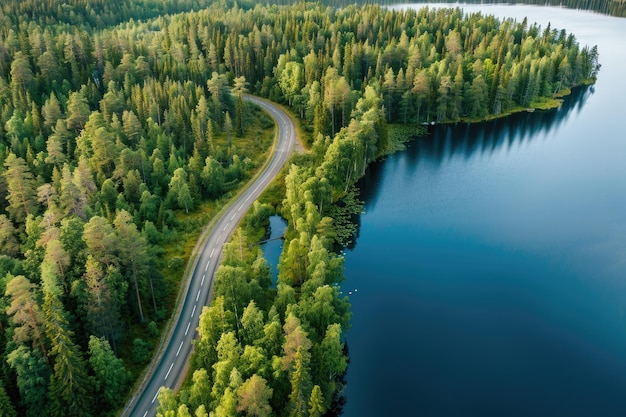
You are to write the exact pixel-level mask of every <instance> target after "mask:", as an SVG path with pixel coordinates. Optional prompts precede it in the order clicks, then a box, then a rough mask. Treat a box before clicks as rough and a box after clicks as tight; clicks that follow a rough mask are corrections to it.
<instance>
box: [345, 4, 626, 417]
mask: <svg viewBox="0 0 626 417" xmlns="http://www.w3.org/2000/svg"><path fill="white" fill-rule="evenodd" d="M431 6H432V5H431ZM453 6H456V4H455V5H453ZM460 6H461V7H463V8H464V9H465V11H466V12H473V11H478V10H482V12H483V13H487V14H494V15H496V16H498V17H514V18H516V19H517V20H519V21H521V20H522V19H523V18H524V16H528V19H529V22H532V21H536V22H538V23H540V24H542V27H545V26H546V25H547V23H548V22H551V24H552V28H558V29H561V28H565V29H566V30H568V32H569V31H572V32H574V33H575V35H576V37H577V39H578V40H579V41H580V43H581V44H587V45H594V44H597V45H598V48H599V52H600V63H601V64H602V69H601V71H600V74H599V80H598V82H597V84H596V85H595V86H593V87H591V88H586V89H579V90H577V91H575V93H574V94H573V95H572V96H571V97H570V98H569V99H568V100H567V101H566V103H564V105H563V106H562V108H561V109H560V110H558V111H553V112H549V113H538V112H535V113H533V114H521V115H517V116H514V117H512V118H509V119H506V120H499V121H496V122H493V123H485V124H481V125H473V126H468V125H465V124H463V125H457V126H441V127H435V128H434V129H433V130H432V131H431V135H430V136H429V137H427V138H422V139H419V140H417V141H415V142H413V143H412V144H411V145H410V146H409V148H408V149H407V150H406V151H405V152H403V153H399V154H396V155H394V156H392V157H390V158H388V159H386V160H385V161H382V162H381V163H378V164H375V165H374V166H372V168H371V169H370V170H369V171H368V174H367V177H366V178H365V179H364V180H363V181H362V183H361V186H362V190H363V192H362V197H363V199H364V200H365V201H366V214H365V215H363V216H361V219H360V220H361V227H360V232H359V236H358V238H357V240H356V246H355V247H354V248H353V249H352V250H349V251H348V252H347V253H346V270H345V274H346V282H345V284H344V292H346V291H347V290H354V289H355V288H357V289H358V292H356V293H353V295H351V296H350V298H351V302H352V307H353V318H352V329H351V330H350V332H349V333H348V335H347V342H348V345H349V349H350V356H351V363H350V367H349V371H348V376H347V380H348V385H347V389H346V391H345V396H346V399H347V404H346V406H345V411H344V414H343V415H344V416H349V417H357V416H437V417H442V416H443V417H445V416H481V417H491V416H494V417H495V416H568V417H573V416H585V417H587V416H602V417H609V416H626V316H625V314H626V133H625V129H624V122H625V121H626V106H625V105H624V98H626V75H625V74H626V55H625V54H626V20H620V19H618V18H612V17H606V16H601V15H597V14H593V13H589V12H580V11H572V10H566V9H559V8H542V7H531V6H485V5H483V6H466V5H460ZM402 7H406V6H402ZM420 7H421V6H420Z"/></svg>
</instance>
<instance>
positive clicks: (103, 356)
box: [89, 336, 129, 415]
mask: <svg viewBox="0 0 626 417" xmlns="http://www.w3.org/2000/svg"><path fill="white" fill-rule="evenodd" d="M89 364H90V365H91V368H92V369H93V371H94V373H95V389H96V392H97V393H99V394H101V398H102V402H103V404H102V408H100V407H98V408H99V409H102V410H116V409H117V408H118V407H119V406H120V405H121V404H122V401H123V400H124V396H125V394H126V392H127V389H128V382H129V375H128V372H127V371H126V369H124V363H123V362H122V360H121V359H118V358H117V357H116V356H115V354H114V353H113V350H112V349H111V346H110V345H109V343H108V342H107V341H106V340H105V339H99V338H97V337H94V336H91V337H90V339H89ZM114 414H115V413H114V412H111V415H114Z"/></svg>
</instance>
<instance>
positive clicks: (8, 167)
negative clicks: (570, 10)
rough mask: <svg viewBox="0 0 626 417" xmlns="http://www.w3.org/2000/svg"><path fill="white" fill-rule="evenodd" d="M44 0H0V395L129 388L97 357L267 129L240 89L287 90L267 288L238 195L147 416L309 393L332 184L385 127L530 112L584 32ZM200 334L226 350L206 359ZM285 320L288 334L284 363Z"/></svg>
mask: <svg viewBox="0 0 626 417" xmlns="http://www.w3.org/2000/svg"><path fill="white" fill-rule="evenodd" d="M611 3H614V2H611ZM57 6H58V5H57V4H56V3H54V2H40V1H39V2H38V1H35V0H25V1H20V2H16V1H0V16H1V17H0V20H2V23H3V27H4V29H5V30H3V31H1V33H0V51H1V52H0V55H2V59H0V141H1V142H2V144H3V145H2V146H0V162H1V164H0V174H1V177H0V180H1V181H0V182H2V184H0V188H1V189H2V190H3V196H5V198H3V199H2V201H0V255H1V256H2V258H1V265H2V268H0V269H1V270H2V275H3V278H4V281H5V282H6V283H7V285H6V294H5V297H6V299H5V300H3V305H4V306H6V313H7V315H8V316H9V320H8V323H6V324H7V327H6V334H7V335H9V337H12V341H10V343H7V344H6V348H5V349H6V351H2V352H0V356H1V357H2V358H3V359H4V360H6V361H7V362H8V364H9V366H10V367H11V368H12V369H13V370H14V371H15V372H14V374H11V375H8V376H7V378H5V380H3V381H5V382H6V385H5V387H4V389H5V391H6V392H7V393H9V394H10V396H11V400H13V401H14V402H15V404H14V407H13V408H14V409H16V410H18V411H19V412H20V413H22V412H23V413H24V414H25V415H27V416H33V415H73V414H74V415H75V414H78V413H79V411H78V410H79V409H80V408H81V407H83V405H85V404H88V402H89V404H91V403H94V404H98V407H99V411H101V412H102V414H108V413H111V414H112V413H114V411H115V410H114V409H115V408H116V407H118V406H119V401H120V399H121V397H122V395H121V392H122V391H121V388H120V387H124V386H127V385H126V384H127V383H128V382H129V381H124V378H123V376H122V375H123V374H124V372H123V368H124V366H122V365H123V363H120V362H119V361H118V360H117V359H116V358H115V355H113V353H112V351H113V352H115V351H116V350H117V343H118V342H119V343H120V344H121V346H120V349H119V354H120V356H121V357H122V358H124V359H123V360H124V361H125V364H126V366H125V367H126V368H127V369H133V370H134V371H135V372H137V371H139V367H138V366H137V365H136V364H145V363H147V361H148V360H149V358H150V355H151V350H152V341H154V340H155V339H156V338H157V337H158V329H159V327H160V326H162V322H163V321H162V320H163V319H164V318H165V317H168V316H169V314H170V312H171V311H170V310H171V308H172V306H173V303H174V301H173V300H175V298H176V297H175V293H174V291H173V289H174V288H177V283H178V280H179V279H180V270H182V269H183V266H184V264H185V262H186V260H187V259H188V257H189V254H190V253H191V247H193V244H184V245H180V242H181V241H185V242H186V241H187V240H190V241H195V239H196V238H197V236H198V233H199V232H198V230H200V229H201V227H202V226H204V225H205V224H206V222H207V221H208V218H209V217H210V215H209V214H204V213H200V210H199V208H201V209H202V210H204V209H206V208H208V210H207V213H215V212H217V211H218V210H219V208H220V207H221V206H222V205H223V204H224V203H225V201H226V200H227V198H228V197H229V196H231V195H234V192H236V188H237V187H238V186H239V185H240V184H241V183H242V181H244V180H245V179H247V178H250V177H251V176H252V175H253V172H254V171H255V170H257V169H258V168H259V167H260V166H261V165H262V163H263V162H264V158H265V156H266V153H265V151H264V150H265V149H266V148H267V147H268V146H269V145H270V144H271V140H272V134H271V133H269V131H268V129H270V128H271V127H273V122H272V121H271V119H270V118H269V117H268V116H267V115H266V114H264V113H262V112H259V110H258V109H255V108H254V107H253V106H251V105H249V104H247V103H246V102H245V100H244V99H243V98H244V96H243V94H244V92H245V91H247V90H250V91H251V92H253V93H255V94H260V95H264V96H266V97H270V98H272V99H274V100H280V101H284V102H285V103H288V104H290V105H291V106H292V109H293V110H294V113H295V114H296V115H297V116H298V117H300V119H301V121H302V124H303V131H305V132H306V133H307V135H309V137H310V138H311V140H308V143H312V152H311V153H310V154H308V155H303V156H299V157H296V158H293V159H292V161H293V163H294V165H293V167H291V168H290V169H289V170H288V172H286V173H285V176H284V177H281V178H282V179H284V181H283V182H282V183H279V184H277V185H276V186H274V188H273V191H272V193H271V194H267V196H268V197H267V198H269V199H270V200H271V201H270V203H271V204H272V205H273V206H274V207H278V208H277V211H279V212H280V214H281V215H282V216H283V217H284V218H286V219H287V220H288V222H289V226H288V230H287V233H286V236H285V251H284V253H283V255H282V256H281V260H280V268H279V269H280V274H279V282H278V285H277V288H272V287H271V280H270V276H269V270H268V268H267V263H266V262H265V261H264V260H263V258H262V256H260V254H259V251H258V247H256V246H255V245H253V243H254V242H256V241H258V240H260V239H259V236H262V235H263V232H264V228H265V226H266V224H267V223H266V222H267V217H268V214H269V213H271V212H272V211H273V209H272V208H271V207H270V206H268V205H265V204H260V203H255V205H254V207H253V209H252V210H251V212H250V213H249V214H248V216H247V217H246V220H245V223H244V227H243V230H242V231H241V232H238V234H237V235H236V236H235V239H234V240H233V241H232V242H231V243H229V244H228V245H226V247H225V252H224V257H223V260H224V261H223V263H224V265H223V268H221V269H220V272H219V273H218V276H217V277H216V282H215V291H214V292H215V295H216V298H215V300H214V302H213V304H212V306H211V307H210V308H208V309H206V310H205V312H204V314H203V316H202V320H201V323H200V327H199V334H200V338H199V340H198V341H197V342H196V349H195V351H196V355H195V357H194V360H193V365H194V366H195V367H196V368H198V369H205V371H206V374H204V375H206V378H205V379H204V380H203V381H200V380H197V381H196V382H195V384H197V385H198V386H197V391H198V392H201V393H203V394H201V395H200V394H197V393H196V394H194V396H190V398H194V399H193V401H192V404H190V405H192V407H187V408H185V407H183V406H181V405H179V404H176V400H175V399H172V403H173V405H172V407H171V408H167V410H165V409H163V412H167V413H174V414H176V413H178V414H181V415H187V414H190V413H191V412H194V413H196V415H198V416H202V415H206V414H208V413H213V414H215V415H233V414H236V413H247V414H251V415H255V414H256V415H267V414H276V415H285V414H288V413H289V412H293V413H295V414H306V413H307V412H308V413H310V414H311V415H316V414H320V413H322V412H323V410H328V409H329V406H330V402H331V401H332V400H333V399H334V395H335V391H337V390H339V389H340V387H339V386H338V385H337V384H338V381H339V374H340V373H341V372H343V369H344V365H343V364H344V363H345V356H344V354H343V350H342V345H341V342H340V340H341V337H340V336H341V334H342V332H343V331H345V330H346V329H347V328H348V324H349V317H350V314H349V304H348V302H347V300H346V299H342V298H341V297H340V296H339V294H338V291H337V289H336V284H338V283H340V282H341V281H342V279H343V276H342V266H343V263H342V260H341V258H340V257H339V256H338V255H337V254H336V253H335V252H334V249H336V248H338V247H341V246H344V245H347V244H349V242H350V241H351V240H352V239H353V238H354V234H355V226H354V222H353V220H354V218H355V216H358V215H359V214H360V213H361V211H362V207H363V206H362V203H361V202H360V201H359V200H358V194H357V192H356V191H355V189H354V188H353V187H354V184H355V183H356V181H357V180H358V179H359V178H360V177H361V176H362V175H363V174H364V173H365V170H366V168H367V166H368V165H369V163H371V162H372V161H373V160H375V159H376V158H378V157H380V156H382V155H384V154H386V153H389V152H392V151H393V150H394V149H397V148H399V146H398V143H399V142H400V141H399V140H398V134H397V131H398V129H395V128H393V129H388V128H387V125H386V123H387V122H388V121H389V122H394V123H398V124H402V125H405V126H410V127H409V128H408V129H410V130H411V131H415V130H416V128H417V126H418V125H419V124H420V123H426V122H432V121H437V122H448V121H457V120H479V119H483V118H489V117H495V116H498V115H503V114H507V113H509V112H512V111H517V110H521V109H525V108H528V107H532V106H544V105H546V104H545V103H553V101H552V100H554V99H555V95H560V94H562V93H563V92H566V91H568V89H571V88H572V87H574V86H576V85H579V84H581V83H586V82H590V80H591V81H593V80H594V79H595V77H596V76H597V72H598V69H599V64H598V51H597V48H595V47H591V48H589V47H580V46H579V45H578V43H577V42H576V39H575V37H574V36H573V35H568V34H567V33H565V32H564V31H563V32H559V31H557V30H556V29H551V28H550V29H546V30H544V31H539V29H538V27H537V26H536V25H529V24H528V23H527V22H522V23H519V22H514V21H511V20H505V21H498V20H496V19H495V18H493V17H490V16H483V15H481V14H473V15H469V16H466V15H464V14H463V13H462V12H461V11H460V10H458V9H440V10H429V9H422V10H420V11H415V10H410V9H408V10H404V11H400V10H390V9H386V8H381V7H378V6H375V5H367V6H363V7H357V6H354V5H350V6H347V7H345V8H340V9H335V8H329V7H326V6H324V5H322V4H320V3H298V4H294V5H293V6H288V7H287V6H269V5H268V6H262V5H259V4H257V3H253V2H250V1H247V0H244V1H238V2H236V7H234V6H235V2H231V1H219V2H214V1H208V0H180V1H177V2H172V1H167V2H162V1H155V0H143V1H141V2H133V1H130V0H121V1H118V2H101V1H95V2H94V1H81V0H71V1H69V2H66V4H64V5H63V7H57ZM191 10H195V11H191ZM183 12H184V13H183ZM120 23H122V24H120ZM367 28H370V29H371V28H375V30H369V29H367ZM278 40H280V41H278ZM311 40H314V41H313V42H312V41H311ZM557 98H558V97H557ZM306 141H307V140H305V142H306ZM279 194H280V196H279ZM282 194H284V195H282ZM281 200H282V204H280V203H281ZM7 273H10V274H12V275H8V274H7ZM4 274H7V275H6V276H4ZM296 320H297V323H298V324H297V325H295V326H294V324H295V323H296ZM145 323H148V324H147V325H145ZM287 324H289V326H287ZM285 326H287V327H285ZM298 328H299V330H297V331H296V329H298ZM294 332H295V333H294ZM124 334H125V335H126V339H125V340H124V339H122V338H121V336H122V335H124ZM223 335H230V336H228V340H229V341H230V342H232V343H231V345H232V344H233V343H234V345H235V346H238V347H237V349H238V352H239V354H238V357H236V358H230V359H229V360H228V361H226V362H225V359H224V358H223V357H220V352H219V349H218V348H217V346H218V345H219V341H220V340H222V337H223ZM295 335H299V336H298V337H300V336H302V335H306V337H305V338H302V339H301V340H300V342H302V343H300V344H301V345H302V344H303V346H307V345H308V343H305V339H306V340H308V341H309V343H310V344H311V346H308V347H306V348H303V349H301V352H300V359H298V360H299V362H298V361H295V359H294V358H295V355H296V353H297V347H296V348H294V346H297V345H298V343H296V342H294V337H295ZM90 336H95V338H93V337H90ZM102 337H104V338H105V339H106V341H107V342H106V343H105V342H104V341H103V339H102ZM90 340H91V341H92V342H91V343H90ZM94 340H95V341H94ZM224 343H225V342H224ZM109 344H110V347H109ZM322 345H323V346H324V348H323V349H322ZM111 349H112V351H111ZM324 351H328V352H334V353H333V355H331V356H332V357H327V356H324V354H323V352H324ZM88 352H89V356H87V355H86V353H88ZM340 352H341V353H340ZM307 355H308V356H307ZM87 357H89V363H90V364H91V365H90V366H91V367H90V368H89V367H87V366H86V361H85V359H84V358H87ZM96 358H98V359H96ZM294 361H295V362H294ZM105 363H106V364H109V365H107V369H109V370H110V371H111V374H109V373H108V372H109V371H108V370H107V371H106V372H105V371H104V370H103V369H104V365H102V364H105ZM285 363H289V364H290V365H289V366H288V367H284V368H283V366H282V365H283V364H285ZM294 363H298V366H297V367H294V366H293V364H294ZM219 364H221V365H219ZM214 366H215V367H214ZM296 368H297V371H296ZM322 370H323V372H322ZM327 371H328V372H327ZM88 373H89V374H88ZM322 373H324V374H325V375H322ZM328 373H329V374H330V377H328ZM199 375H203V374H199ZM238 375H239V376H238ZM255 376H256V377H255ZM67 378H72V382H71V383H66V380H67ZM113 380H115V381H117V382H115V384H116V386H115V387H114V386H113V385H114V384H113V383H112V382H110V381H113ZM242 380H243V381H242ZM90 381H93V382H94V383H95V384H96V387H95V388H93V387H91V386H90V384H91V382H90ZM216 384H217V388H215V386H216ZM244 387H245V388H244ZM214 388H215V389H214ZM116 389H120V391H116ZM207 390H208V392H211V391H215V392H214V393H213V394H212V397H211V398H210V400H211V401H210V402H207V401H206V398H203V399H202V400H200V396H202V397H203V396H206V392H207ZM251 391H254V395H249V394H250V393H251ZM217 394H219V395H221V397H220V398H217V397H216V395H217ZM92 395H93V397H92ZM164 395H165V394H164ZM18 396H19V398H17V397H18ZM0 397H1V398H0V402H1V403H2V406H1V407H4V403H5V401H4V398H5V396H3V395H1V393H0ZM13 397H16V398H13ZM172 398H173V397H172ZM201 403H202V404H206V405H207V408H204V409H202V408H199V407H200V405H201ZM268 407H269V408H268ZM10 408H11V407H9V408H6V410H8V411H5V413H11V411H10ZM3 409H4V408H3ZM85 409H90V407H88V406H87V407H85ZM196 410H197V411H196Z"/></svg>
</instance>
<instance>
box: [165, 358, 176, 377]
mask: <svg viewBox="0 0 626 417" xmlns="http://www.w3.org/2000/svg"><path fill="white" fill-rule="evenodd" d="M173 366H174V362H172V364H171V365H170V369H168V370H167V373H166V374H165V380H167V377H168V376H170V372H172V367H173Z"/></svg>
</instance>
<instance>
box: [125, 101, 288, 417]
mask: <svg viewBox="0 0 626 417" xmlns="http://www.w3.org/2000/svg"><path fill="white" fill-rule="evenodd" d="M246 99H247V100H248V101H250V102H252V103H255V104H257V105H259V106H261V107H262V108H263V109H264V110H265V111H266V112H267V113H269V114H270V116H271V117H272V118H273V119H274V122H275V123H276V126H277V129H278V141H277V142H276V143H275V148H274V153H273V155H272V159H271V162H270V163H269V164H268V165H266V168H265V170H264V171H263V173H262V174H261V175H260V176H258V177H257V179H256V180H255V181H254V182H253V183H251V184H250V185H249V186H248V188H247V189H246V190H245V191H244V192H243V193H242V194H241V195H240V196H239V197H238V198H237V199H236V200H235V201H234V202H233V203H232V204H231V205H230V206H229V207H228V208H227V209H226V210H225V211H224V212H223V214H222V216H221V217H220V218H219V219H218V220H217V222H216V223H215V225H214V227H213V228H212V230H211V232H210V233H209V235H208V236H207V238H206V240H205V242H204V244H203V246H202V249H201V251H200V253H199V254H198V256H197V258H196V259H197V261H196V264H195V265H194V269H193V273H192V276H191V279H190V280H189V286H188V288H187V292H186V294H185V298H184V301H183V306H182V308H180V309H179V310H178V311H179V312H180V315H179V316H178V317H177V318H175V319H174V320H175V321H176V324H175V326H174V327H173V329H172V331H171V333H170V338H169V341H168V342H167V345H166V347H165V348H164V349H163V350H161V351H162V352H163V355H162V356H161V358H160V360H159V362H158V364H156V365H155V366H154V367H153V369H154V372H152V373H150V374H149V375H147V376H146V379H145V381H144V383H143V384H142V385H141V387H140V389H139V390H138V391H137V392H136V393H135V395H134V396H133V398H132V399H131V400H130V401H129V403H128V404H127V406H126V408H125V409H124V412H123V413H122V416H132V417H152V416H156V408H157V405H158V402H159V401H158V399H157V396H158V394H159V391H160V389H161V387H167V388H174V387H178V386H179V385H180V383H182V381H183V379H184V378H185V374H186V371H187V364H188V363H189V355H190V354H191V350H192V345H191V341H192V340H193V339H194V338H195V337H196V328H197V327H198V322H199V316H200V313H201V311H202V307H203V306H205V305H207V304H208V302H209V295H210V289H211V286H212V285H213V275H214V274H215V271H216V270H217V267H218V266H219V260H220V257H221V254H222V245H223V244H224V243H225V242H226V241H227V240H228V238H229V236H230V235H231V234H232V233H233V231H234V230H235V228H236V227H237V225H238V224H239V222H240V221H241V219H242V218H243V216H244V214H245V212H246V210H247V209H248V208H249V207H250V206H251V205H252V203H253V202H254V200H256V199H257V198H258V197H259V195H260V194H261V192H262V191H263V190H264V189H265V187H267V186H268V185H269V184H270V182H272V180H273V179H274V177H275V176H276V175H277V174H278V172H279V171H280V169H281V168H282V167H283V165H284V164H285V163H286V162H287V159H288V158H289V155H290V154H291V152H292V150H293V148H294V145H295V142H296V130H295V126H294V124H293V122H292V121H291V119H290V118H289V116H287V114H285V112H283V111H282V110H281V109H279V108H278V107H276V106H275V105H274V104H272V103H270V102H268V101H265V100H262V99H259V98H257V97H253V96H246Z"/></svg>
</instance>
